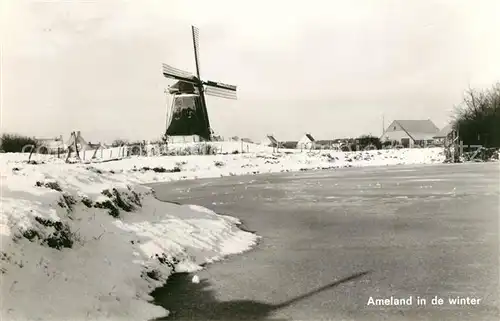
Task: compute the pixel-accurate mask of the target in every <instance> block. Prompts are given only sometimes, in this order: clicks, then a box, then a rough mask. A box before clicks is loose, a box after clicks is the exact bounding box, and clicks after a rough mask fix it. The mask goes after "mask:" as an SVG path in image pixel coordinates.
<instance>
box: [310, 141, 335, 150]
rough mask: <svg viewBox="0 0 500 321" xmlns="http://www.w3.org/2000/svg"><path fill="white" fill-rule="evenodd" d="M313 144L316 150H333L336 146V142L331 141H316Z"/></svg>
mask: <svg viewBox="0 0 500 321" xmlns="http://www.w3.org/2000/svg"><path fill="white" fill-rule="evenodd" d="M315 143H316V144H315V145H316V148H318V149H334V148H335V147H336V145H337V142H336V140H333V139H329V140H328V139H327V140H317V141H316V142H315Z"/></svg>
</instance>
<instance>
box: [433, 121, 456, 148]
mask: <svg viewBox="0 0 500 321" xmlns="http://www.w3.org/2000/svg"><path fill="white" fill-rule="evenodd" d="M452 133H453V125H452V124H448V125H446V126H444V127H443V128H442V129H441V130H440V131H439V132H438V133H437V134H436V135H435V136H434V137H433V138H434V143H435V144H439V145H441V144H444V143H445V141H446V139H447V138H449V137H450V136H451V135H452Z"/></svg>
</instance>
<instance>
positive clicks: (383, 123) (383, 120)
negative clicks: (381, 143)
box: [382, 114, 385, 136]
mask: <svg viewBox="0 0 500 321" xmlns="http://www.w3.org/2000/svg"><path fill="white" fill-rule="evenodd" d="M384 132H385V114H382V136H384Z"/></svg>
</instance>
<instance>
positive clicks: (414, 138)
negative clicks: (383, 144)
mask: <svg viewBox="0 0 500 321" xmlns="http://www.w3.org/2000/svg"><path fill="white" fill-rule="evenodd" d="M438 133H439V128H438V127H437V126H436V125H435V124H434V123H433V122H432V121H431V120H430V119H427V120H395V121H393V122H392V123H391V124H390V125H389V126H388V127H387V129H386V130H385V131H384V134H383V135H382V137H380V140H381V141H395V142H398V143H399V144H401V145H403V147H409V148H412V147H414V146H425V145H428V144H432V143H433V142H434V136H436V134H438Z"/></svg>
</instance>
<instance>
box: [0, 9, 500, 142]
mask: <svg viewBox="0 0 500 321" xmlns="http://www.w3.org/2000/svg"><path fill="white" fill-rule="evenodd" d="M0 2H1V5H2V8H0V15H1V17H0V18H1V23H2V25H1V26H0V30H1V32H2V65H1V67H2V69H1V72H2V82H1V89H2V97H1V98H2V117H1V122H2V131H7V132H19V133H24V134H28V135H35V136H40V137H51V136H56V135H59V134H63V135H64V136H65V137H67V136H68V134H69V132H70V131H71V130H81V131H82V134H83V137H85V138H86V139H87V140H90V141H97V140H102V141H110V140H113V139H114V138H118V137H122V138H128V139H150V138H157V137H160V136H161V135H162V134H163V133H164V131H165V102H166V97H165V94H164V91H163V90H164V88H166V87H167V86H168V85H171V84H172V81H171V80H168V79H165V78H164V77H163V75H162V74H161V63H162V62H165V63H168V64H170V65H173V66H175V67H178V68H181V69H185V70H187V71H191V72H194V70H195V65H194V58H193V52H192V42H191V34H190V32H191V29H190V26H191V24H194V25H196V26H197V27H198V28H199V29H200V56H201V62H200V69H201V73H202V78H205V79H208V80H215V81H221V82H225V83H230V84H235V85H238V96H239V99H238V100H236V101H231V100H224V99H220V98H208V99H207V100H208V109H209V113H210V118H211V123H212V126H213V127H214V129H215V131H216V132H218V133H220V134H222V135H223V136H226V137H227V136H233V135H237V136H240V137H250V138H254V139H262V138H263V137H264V135H265V134H267V133H273V134H275V135H276V137H277V138H278V139H279V140H297V139H299V138H300V136H301V135H303V133H304V132H311V133H312V134H313V136H314V137H315V138H316V139H329V138H338V137H345V136H355V135H360V134H368V133H372V134H375V135H380V134H381V131H382V115H383V114H385V119H386V125H388V123H389V121H392V120H393V119H427V118H430V119H432V120H433V121H434V122H435V124H436V125H437V126H438V127H442V126H444V125H445V124H446V122H447V121H448V119H449V116H450V110H451V109H452V108H453V106H454V105H456V104H458V103H459V102H460V101H461V96H462V94H463V91H464V90H465V89H467V88H468V87H469V86H471V87H489V86H491V85H492V84H493V83H495V82H497V81H499V80H500V59H499V58H498V57H500V41H499V39H500V19H499V17H500V1H498V0H491V1H487V0H467V1H460V0H449V1H439V0H435V1H427V0H406V1H399V0H393V1H389V0H366V1H364V0H352V1H347V0H345V1H333V0H326V1H314V0H308V1H290V0H288V1H278V0H267V1H256V0H253V1H235V0H228V1H217V0H211V1H206V0H199V1H189V0H180V1H173V0H163V1H159V0H158V1H145V0H141V1H139V0H137V1H103V0H100V1H97V0H95V1H90V0H87V1H83V0H81V1H22V0H10V1H9V0H0Z"/></svg>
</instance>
